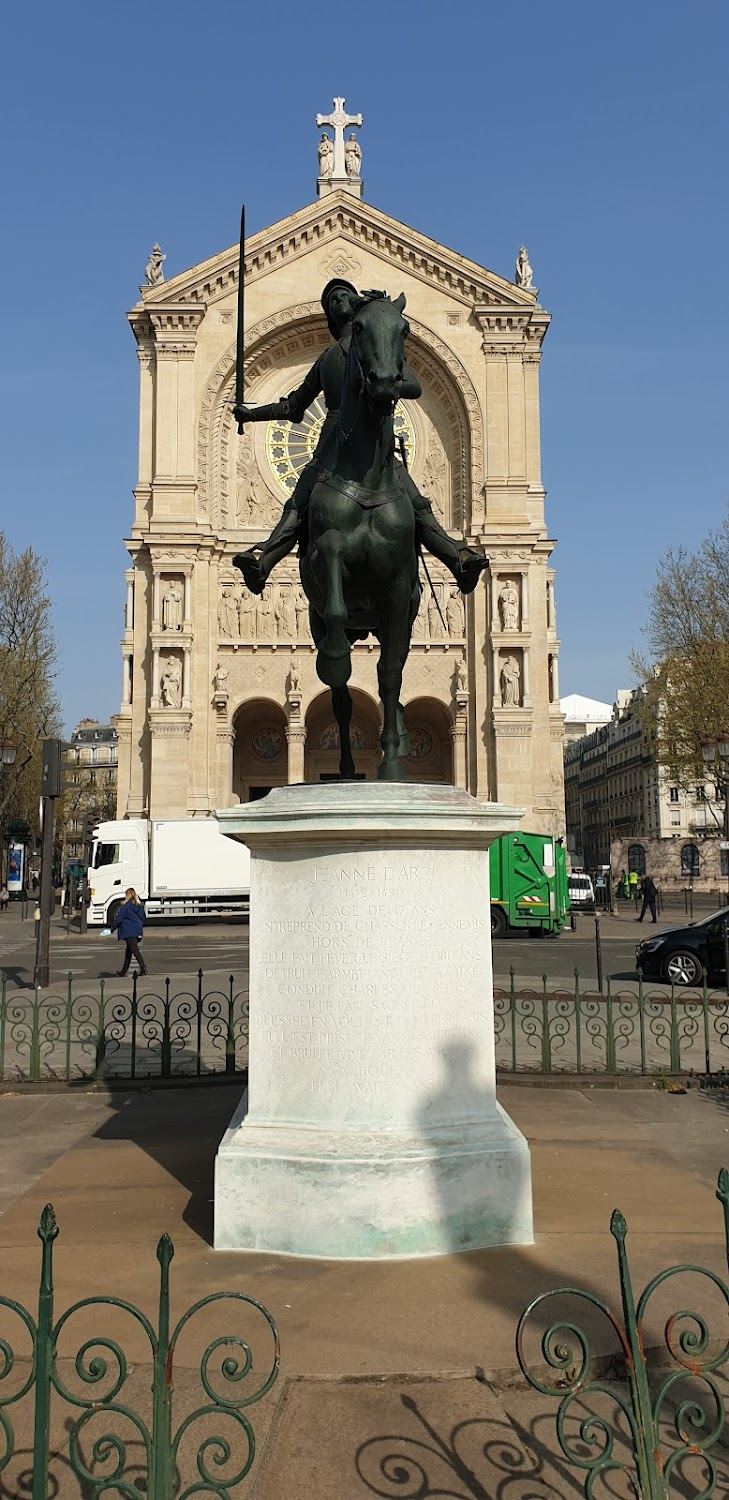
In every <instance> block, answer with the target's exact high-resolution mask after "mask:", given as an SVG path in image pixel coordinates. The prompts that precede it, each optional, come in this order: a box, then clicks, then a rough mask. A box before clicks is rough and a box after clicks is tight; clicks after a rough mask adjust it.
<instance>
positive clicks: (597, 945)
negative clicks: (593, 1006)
mask: <svg viewBox="0 0 729 1500" xmlns="http://www.w3.org/2000/svg"><path fill="white" fill-rule="evenodd" d="M595 959H596V961H597V988H598V993H599V994H600V995H601V994H602V943H601V941H600V918H599V917H595Z"/></svg>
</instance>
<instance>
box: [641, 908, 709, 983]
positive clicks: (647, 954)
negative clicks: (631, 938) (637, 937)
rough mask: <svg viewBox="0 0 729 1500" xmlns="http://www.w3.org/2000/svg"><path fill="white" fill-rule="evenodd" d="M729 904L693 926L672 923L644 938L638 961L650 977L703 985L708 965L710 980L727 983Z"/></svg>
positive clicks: (644, 973)
mask: <svg viewBox="0 0 729 1500" xmlns="http://www.w3.org/2000/svg"><path fill="white" fill-rule="evenodd" d="M727 922H729V906H723V907H722V909H721V911H715V912H712V914H711V916H710V917H706V918H705V919H704V921H703V922H692V923H691V926H690V927H669V928H668V929H667V931H666V932H658V933H653V934H652V935H651V936H650V937H647V938H644V939H643V941H642V942H641V943H639V944H638V946H637V948H636V950H635V965H636V968H637V969H639V970H640V972H641V973H642V974H643V976H644V978H646V979H663V980H665V981H666V983H668V984H670V983H673V984H690V985H700V984H701V983H702V972H703V970H704V969H706V972H707V974H708V977H709V983H712V984H716V983H718V982H721V983H722V984H723V983H724V979H725V976H726V964H725V958H724V927H725V924H726V923H727Z"/></svg>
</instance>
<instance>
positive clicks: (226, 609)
mask: <svg viewBox="0 0 729 1500" xmlns="http://www.w3.org/2000/svg"><path fill="white" fill-rule="evenodd" d="M218 625H219V627H220V634H221V635H224V636H227V638H228V640H230V641H235V640H237V639H238V609H237V606H236V602H235V595H234V593H233V589H232V587H231V585H230V584H229V583H226V584H224V585H223V590H222V593H221V595H220V603H219V605H218Z"/></svg>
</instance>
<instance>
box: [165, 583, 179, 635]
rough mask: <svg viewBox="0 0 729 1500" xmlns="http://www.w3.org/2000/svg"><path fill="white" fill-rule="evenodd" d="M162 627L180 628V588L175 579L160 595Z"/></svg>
mask: <svg viewBox="0 0 729 1500" xmlns="http://www.w3.org/2000/svg"><path fill="white" fill-rule="evenodd" d="M162 629H163V630H182V589H181V588H180V585H179V583H177V581H176V580H175V579H173V580H172V582H171V583H169V584H168V585H167V588H166V589H165V591H164V594H163V595H162Z"/></svg>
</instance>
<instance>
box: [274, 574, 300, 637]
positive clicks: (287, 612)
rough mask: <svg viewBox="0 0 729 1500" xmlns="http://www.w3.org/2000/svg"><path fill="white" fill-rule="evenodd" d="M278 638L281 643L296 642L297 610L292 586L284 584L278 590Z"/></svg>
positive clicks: (276, 610) (276, 611) (276, 612)
mask: <svg viewBox="0 0 729 1500" xmlns="http://www.w3.org/2000/svg"><path fill="white" fill-rule="evenodd" d="M274 613H275V616H276V624H277V626H278V638H279V640H280V641H295V640H296V610H295V608H294V600H293V595H292V592H291V586H290V584H282V585H281V586H280V587H279V590H278V597H277V599H276V608H275V611H274Z"/></svg>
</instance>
